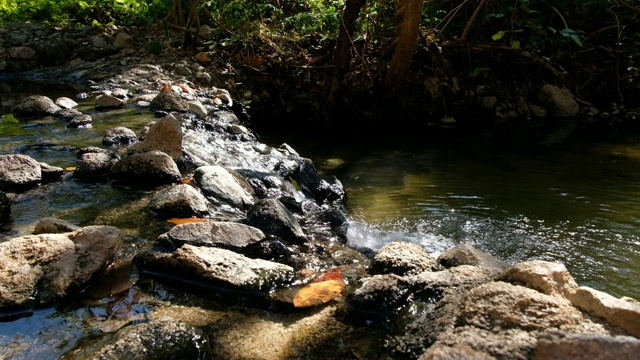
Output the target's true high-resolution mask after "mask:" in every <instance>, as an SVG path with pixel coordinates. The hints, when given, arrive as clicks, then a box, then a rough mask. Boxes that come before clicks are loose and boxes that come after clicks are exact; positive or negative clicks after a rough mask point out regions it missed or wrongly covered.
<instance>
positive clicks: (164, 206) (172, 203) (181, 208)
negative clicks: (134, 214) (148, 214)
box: [149, 184, 209, 218]
mask: <svg viewBox="0 0 640 360" xmlns="http://www.w3.org/2000/svg"><path fill="white" fill-rule="evenodd" d="M149 208H151V210H153V211H155V212H157V213H160V214H162V215H165V216H169V217H176V218H188V217H201V216H205V215H207V214H208V213H209V210H208V207H207V199H206V198H205V197H204V196H203V195H202V194H201V193H200V192H199V191H198V190H196V188H194V187H193V186H191V185H189V184H178V185H173V186H170V187H167V188H164V189H162V190H160V191H158V192H156V193H155V194H154V195H153V197H152V198H151V201H150V202H149Z"/></svg>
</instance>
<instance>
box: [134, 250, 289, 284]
mask: <svg viewBox="0 0 640 360" xmlns="http://www.w3.org/2000/svg"><path fill="white" fill-rule="evenodd" d="M136 262H137V263H138V264H139V265H140V266H141V267H142V268H143V269H149V270H151V271H155V272H158V273H160V274H171V276H172V277H173V278H181V279H184V280H187V281H190V282H194V281H195V282H200V283H202V284H208V285H214V286H224V287H228V288H231V289H237V290H244V291H248V292H267V291H269V290H271V289H273V288H274V287H275V286H277V285H280V284H283V283H287V282H289V281H291V280H292V278H293V268H292V267H290V266H287V265H283V264H279V263H276V262H272V261H267V260H262V259H251V258H248V257H246V256H243V255H240V254H238V253H235V252H233V251H230V250H226V249H219V248H213V247H204V246H193V245H188V244H186V245H183V246H181V247H180V248H178V249H177V250H175V251H173V252H162V251H156V250H154V249H150V250H146V251H143V252H141V253H139V254H138V255H137V256H136Z"/></svg>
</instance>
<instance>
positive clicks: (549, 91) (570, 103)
mask: <svg viewBox="0 0 640 360" xmlns="http://www.w3.org/2000/svg"><path fill="white" fill-rule="evenodd" d="M538 99H539V100H540V102H541V103H542V105H543V106H544V107H545V108H546V109H547V110H548V111H549V112H551V113H552V114H553V116H556V117H574V116H576V115H578V111H579V110H580V107H579V106H578V103H577V102H576V100H575V99H574V98H573V94H571V91H569V90H567V89H565V88H559V87H557V86H554V85H551V84H546V85H544V86H543V87H542V88H541V89H540V91H539V92H538Z"/></svg>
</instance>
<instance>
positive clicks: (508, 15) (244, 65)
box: [0, 0, 640, 121]
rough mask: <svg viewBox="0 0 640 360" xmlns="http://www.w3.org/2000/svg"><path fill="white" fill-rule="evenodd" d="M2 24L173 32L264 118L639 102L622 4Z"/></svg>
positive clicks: (139, 1) (381, 5) (128, 12)
mask: <svg viewBox="0 0 640 360" xmlns="http://www.w3.org/2000/svg"><path fill="white" fill-rule="evenodd" d="M416 10H417V11H416ZM10 21H18V22H38V23H47V24H59V25H67V26H75V25H102V24H112V23H115V24H121V25H130V24H135V25H139V26H151V25H156V26H157V25H159V26H161V27H162V28H164V29H165V31H179V32H181V33H183V34H184V42H183V47H184V49H185V50H190V51H192V52H193V53H195V52H197V51H200V50H202V49H204V50H206V51H209V52H210V53H211V54H213V55H215V56H212V57H211V58H212V59H213V63H212V64H211V65H210V66H212V67H218V68H220V69H226V70H227V71H229V70H231V71H233V72H235V73H236V74H237V75H238V78H239V79H240V80H241V81H242V82H243V84H244V88H245V89H250V91H244V92H243V93H242V95H244V97H245V101H246V103H247V104H249V103H252V105H251V106H260V104H268V105H269V106H266V107H265V108H266V110H267V111H265V112H262V113H263V114H264V115H268V114H269V111H268V109H273V115H274V116H275V115H278V116H281V114H282V113H283V110H284V112H285V113H287V112H290V113H292V114H295V115H296V117H297V116H300V113H301V111H302V112H304V114H305V115H306V116H307V117H310V118H318V117H323V116H332V114H334V113H335V111H340V112H341V113H343V112H345V111H346V112H348V113H350V114H353V115H358V116H360V117H362V116H365V117H366V116H369V115H372V114H378V113H380V111H383V110H385V109H389V108H393V109H394V111H393V112H394V114H395V115H401V114H402V115H403V116H404V117H407V118H413V119H416V118H418V117H424V114H427V115H426V116H430V117H434V118H441V117H449V116H458V115H464V113H465V112H469V111H471V112H473V113H474V114H475V115H477V108H474V104H476V103H477V95H478V94H479V93H480V92H481V91H482V92H485V93H486V94H490V95H492V96H496V98H497V99H498V103H497V104H496V105H495V106H494V107H492V108H490V109H488V111H487V113H488V114H491V115H493V114H500V113H501V112H503V113H505V114H506V113H507V112H508V111H511V110H513V111H516V112H517V113H526V112H527V111H528V106H529V105H531V102H532V100H531V99H533V98H534V97H535V93H536V92H537V90H538V89H539V87H540V86H541V85H542V84H544V83H551V84H557V85H560V86H564V87H567V88H568V89H569V90H571V91H572V92H573V93H574V95H575V96H576V97H577V98H578V99H579V100H580V101H581V102H582V103H583V104H584V105H593V106H594V107H597V108H600V109H603V110H605V111H606V109H605V108H609V107H610V106H612V105H611V104H612V103H614V104H615V106H616V107H617V106H620V105H623V104H628V106H633V107H637V106H638V105H637V104H633V103H629V102H630V101H632V100H633V99H634V98H635V99H639V98H640V4H639V3H638V2H637V1H635V0H558V1H553V2H551V1H547V0H509V1H505V0H477V1H469V0H438V1H429V0H398V1H396V2H395V3H394V2H392V1H385V0H369V1H366V0H287V1H283V0H224V1H222V0H208V1H204V0H152V1H147V0H144V1H143V0H84V1H79V0H61V1H56V2H52V1H45V0H19V1H18V0H0V24H2V23H6V22H10ZM202 25H207V26H209V28H210V29H211V36H209V35H207V36H205V37H204V38H200V37H201V34H199V32H198V31H197V30H196V29H197V28H198V27H200V26H202ZM230 68H231V69H230ZM636 101H637V100H636ZM381 104H384V105H383V106H380V105H381ZM391 105H392V106H391ZM319 114H322V115H321V116H319ZM417 114H422V115H417ZM418 121H423V120H418Z"/></svg>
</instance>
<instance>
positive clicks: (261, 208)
mask: <svg viewBox="0 0 640 360" xmlns="http://www.w3.org/2000/svg"><path fill="white" fill-rule="evenodd" d="M247 221H248V222H249V224H250V225H253V226H255V227H257V228H258V229H260V230H262V231H264V232H265V233H267V234H270V235H274V236H277V237H279V238H281V239H282V240H284V241H287V242H292V243H303V242H305V241H306V240H307V237H306V235H305V234H304V231H303V230H302V227H301V226H300V224H299V223H298V220H296V219H295V217H294V216H293V214H291V212H290V211H289V210H287V208H286V207H285V206H284V205H282V203H281V202H280V201H279V200H278V199H262V200H260V201H258V202H257V203H256V204H255V205H254V206H253V207H252V208H251V209H249V212H248V213H247Z"/></svg>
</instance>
